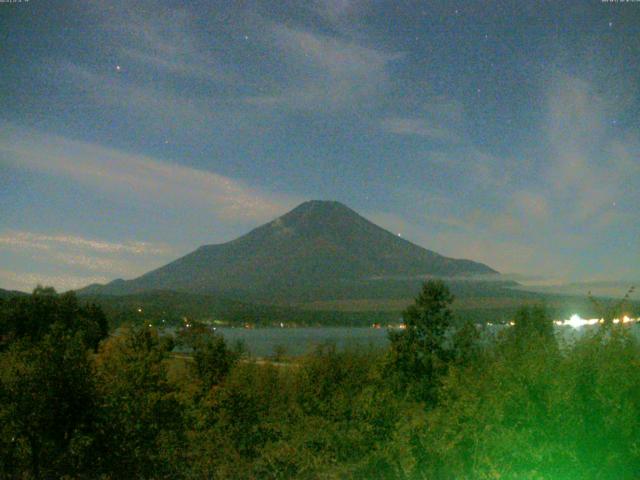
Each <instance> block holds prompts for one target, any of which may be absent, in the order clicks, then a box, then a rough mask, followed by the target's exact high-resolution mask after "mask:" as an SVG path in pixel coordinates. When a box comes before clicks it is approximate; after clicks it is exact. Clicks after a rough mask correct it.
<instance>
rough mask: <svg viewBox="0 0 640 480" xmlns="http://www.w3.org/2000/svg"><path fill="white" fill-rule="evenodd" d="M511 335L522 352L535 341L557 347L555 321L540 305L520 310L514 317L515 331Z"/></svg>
mask: <svg viewBox="0 0 640 480" xmlns="http://www.w3.org/2000/svg"><path fill="white" fill-rule="evenodd" d="M509 333H510V336H511V337H512V340H513V341H514V342H515V343H516V345H517V346H518V347H519V349H520V350H523V349H525V348H526V346H527V345H528V344H531V342H534V341H535V342H542V343H546V344H548V345H556V341H555V336H554V332H553V321H552V320H551V317H550V316H549V314H548V313H547V310H546V309H545V308H544V307H542V306H540V305H536V306H534V307H526V306H524V307H521V308H519V309H518V311H517V312H516V315H515V317H514V325H513V329H511V330H510V331H509Z"/></svg>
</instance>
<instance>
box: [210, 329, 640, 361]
mask: <svg viewBox="0 0 640 480" xmlns="http://www.w3.org/2000/svg"><path fill="white" fill-rule="evenodd" d="M555 323H556V327H555V329H556V333H557V335H558V338H559V339H564V340H566V341H569V342H570V341H572V340H575V339H576V338H578V337H580V336H581V335H583V334H585V333H587V332H592V331H594V330H595V329H597V328H599V327H598V325H588V324H587V325H586V326H580V327H578V328H575V327H574V326H572V323H570V322H568V321H566V322H563V323H562V325H559V324H558V323H559V322H555ZM573 325H575V322H574V324H573ZM629 327H630V328H632V331H633V332H634V334H635V335H636V336H637V337H638V338H640V328H639V327H638V325H637V324H635V323H633V324H631V325H629ZM503 328H507V326H505V325H493V326H488V327H486V328H485V329H484V330H485V333H486V334H487V335H488V336H489V337H491V336H492V335H493V334H495V333H497V332H498V331H499V330H501V329H503ZM216 333H218V334H221V335H222V336H224V338H225V340H226V341H227V343H228V344H229V345H230V346H233V345H234V344H235V343H236V342H238V341H241V342H243V343H244V345H245V347H246V349H247V350H248V352H249V353H250V354H251V355H254V356H256V357H267V356H270V355H273V353H274V351H275V349H276V348H278V347H284V349H285V353H286V354H287V355H302V354H304V353H306V352H308V351H309V350H311V349H313V347H314V346H316V345H320V344H323V343H330V344H335V346H336V348H337V349H338V350H342V349H344V348H345V347H348V346H349V347H350V346H357V347H365V348H368V347H372V348H384V347H386V346H387V345H388V343H389V340H388V336H387V329H386V328H366V327H302V328H277V327H269V328H256V329H245V328H230V327H222V328H217V329H216Z"/></svg>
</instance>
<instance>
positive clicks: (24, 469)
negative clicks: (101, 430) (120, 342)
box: [0, 325, 98, 479]
mask: <svg viewBox="0 0 640 480" xmlns="http://www.w3.org/2000/svg"><path fill="white" fill-rule="evenodd" d="M96 414H97V412H96V402H95V386H94V382H93V375H92V361H91V358H90V357H89V355H88V354H87V349H86V346H85V345H84V342H83V341H82V339H81V337H80V335H79V334H78V333H76V334H75V335H70V334H69V333H68V332H65V331H64V330H63V328H62V327H61V326H60V325H56V326H54V327H53V328H52V331H51V333H48V334H46V335H45V336H44V337H43V338H42V339H41V341H40V342H38V343H36V344H34V343H31V342H29V341H27V340H22V341H18V342H14V343H13V344H12V345H11V346H10V348H9V349H8V350H7V351H6V352H4V353H2V354H0V425H2V426H1V427H0V437H2V440H0V476H2V477H3V478H23V476H24V475H25V474H27V475H28V477H29V478H36V479H37V478H62V477H65V476H71V477H73V478H78V477H81V476H89V477H92V476H94V477H97V476H98V475H96V472H95V470H94V462H93V460H92V459H93V458H94V456H95V455H96V451H95V449H94V444H95V435H94V433H95V430H96Z"/></svg>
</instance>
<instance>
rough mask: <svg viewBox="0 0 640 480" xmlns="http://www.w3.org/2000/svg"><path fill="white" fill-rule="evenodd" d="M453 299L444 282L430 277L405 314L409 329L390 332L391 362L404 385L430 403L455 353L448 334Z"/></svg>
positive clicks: (406, 324)
mask: <svg viewBox="0 0 640 480" xmlns="http://www.w3.org/2000/svg"><path fill="white" fill-rule="evenodd" d="M453 299H454V297H453V295H452V294H451V292H450V291H449V289H448V287H447V286H446V285H445V284H444V282H442V281H441V280H428V281H427V282H425V283H424V284H423V286H422V291H421V292H420V294H419V295H418V297H417V298H416V299H415V302H414V303H413V305H410V306H409V307H408V308H407V309H406V310H405V311H404V312H403V314H402V318H403V320H404V324H405V329H404V330H401V331H399V332H394V331H390V332H389V340H390V341H391V350H390V356H391V363H392V365H393V369H394V371H395V372H396V373H397V375H398V379H399V381H400V384H401V386H402V387H404V388H407V389H408V390H410V391H413V393H414V394H416V395H417V397H418V398H420V399H422V400H426V401H429V402H432V401H434V400H435V386H436V379H437V377H438V376H439V375H441V374H442V373H443V371H444V370H446V362H447V361H448V360H449V358H450V356H451V349H450V348H448V347H447V345H446V334H447V331H448V330H449V328H450V327H451V320H452V314H451V310H450V305H451V303H452V302H453Z"/></svg>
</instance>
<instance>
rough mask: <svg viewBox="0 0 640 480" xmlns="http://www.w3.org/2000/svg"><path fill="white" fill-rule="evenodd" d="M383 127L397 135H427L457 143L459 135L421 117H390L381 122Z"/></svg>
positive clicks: (430, 137) (431, 137)
mask: <svg viewBox="0 0 640 480" xmlns="http://www.w3.org/2000/svg"><path fill="white" fill-rule="evenodd" d="M380 126H381V128H382V129H383V130H384V131H386V132H389V133H395V134H397V135H408V136H418V137H425V138H429V139H432V140H438V141H443V142H451V143H456V142H458V141H459V140H460V138H459V136H458V135H457V134H456V133H455V132H454V131H452V130H450V129H448V128H446V127H442V126H438V125H433V124H430V123H429V122H428V121H427V120H424V119H420V118H407V117H390V118H385V119H383V120H382V121H381V122H380Z"/></svg>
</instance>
